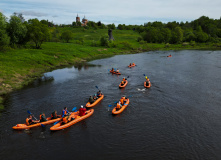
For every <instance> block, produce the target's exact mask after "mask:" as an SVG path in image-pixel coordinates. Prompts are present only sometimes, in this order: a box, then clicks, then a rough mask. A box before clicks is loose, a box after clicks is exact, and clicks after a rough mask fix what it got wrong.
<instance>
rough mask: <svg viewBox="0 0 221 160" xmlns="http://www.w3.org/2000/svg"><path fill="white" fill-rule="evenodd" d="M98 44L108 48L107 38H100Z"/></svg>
mask: <svg viewBox="0 0 221 160" xmlns="http://www.w3.org/2000/svg"><path fill="white" fill-rule="evenodd" d="M100 43H101V46H105V47H109V40H108V36H102V37H101V38H100Z"/></svg>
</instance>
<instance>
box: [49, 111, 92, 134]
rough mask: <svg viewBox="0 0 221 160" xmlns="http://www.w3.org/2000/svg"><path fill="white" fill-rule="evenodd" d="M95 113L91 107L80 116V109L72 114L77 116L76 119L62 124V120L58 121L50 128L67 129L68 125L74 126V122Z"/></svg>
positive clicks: (74, 116) (54, 129)
mask: <svg viewBox="0 0 221 160" xmlns="http://www.w3.org/2000/svg"><path fill="white" fill-rule="evenodd" d="M93 113H94V109H90V110H88V111H86V114H85V115H83V116H78V114H79V111H77V112H75V114H71V117H73V118H75V119H74V120H72V121H70V122H68V123H66V124H62V122H59V123H57V124H56V125H54V126H52V127H51V128H50V130H52V131H57V130H61V129H65V128H67V127H70V126H72V125H73V124H75V123H77V122H80V121H82V120H83V119H86V118H88V117H90V116H91V115H92V114H93Z"/></svg>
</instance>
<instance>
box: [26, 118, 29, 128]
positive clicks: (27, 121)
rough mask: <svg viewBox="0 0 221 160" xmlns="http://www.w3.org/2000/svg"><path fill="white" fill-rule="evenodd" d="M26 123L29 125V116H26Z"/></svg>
mask: <svg viewBox="0 0 221 160" xmlns="http://www.w3.org/2000/svg"><path fill="white" fill-rule="evenodd" d="M26 124H27V126H29V125H30V123H29V118H26Z"/></svg>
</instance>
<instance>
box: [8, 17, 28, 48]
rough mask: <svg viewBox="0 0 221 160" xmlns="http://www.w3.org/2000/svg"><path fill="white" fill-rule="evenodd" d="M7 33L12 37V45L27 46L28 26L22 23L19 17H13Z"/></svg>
mask: <svg viewBox="0 0 221 160" xmlns="http://www.w3.org/2000/svg"><path fill="white" fill-rule="evenodd" d="M7 32H8V35H9V37H10V44H11V45H12V46H14V45H15V44H21V45H22V44H25V43H26V41H25V37H26V33H27V28H26V26H25V25H24V24H23V23H22V21H21V19H20V18H19V17H17V16H15V15H14V16H11V18H10V20H9V23H8V26H7Z"/></svg>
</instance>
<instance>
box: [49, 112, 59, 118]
mask: <svg viewBox="0 0 221 160" xmlns="http://www.w3.org/2000/svg"><path fill="white" fill-rule="evenodd" d="M57 118H58V115H57V111H54V112H52V113H51V119H57Z"/></svg>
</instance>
